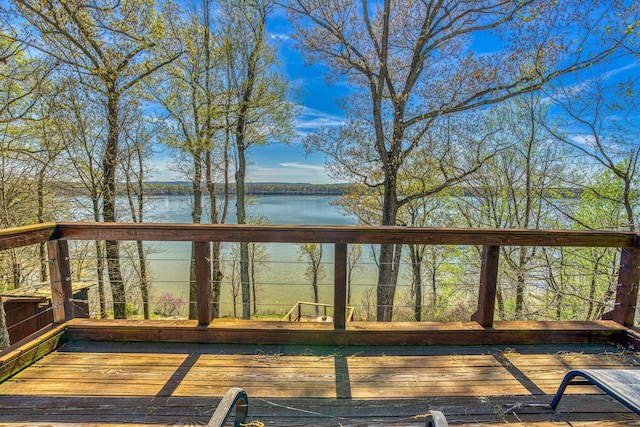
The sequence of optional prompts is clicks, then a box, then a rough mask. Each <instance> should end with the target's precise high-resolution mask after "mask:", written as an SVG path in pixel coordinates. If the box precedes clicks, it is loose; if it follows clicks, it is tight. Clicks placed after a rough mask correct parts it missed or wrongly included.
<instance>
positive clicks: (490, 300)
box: [472, 246, 500, 328]
mask: <svg viewBox="0 0 640 427" xmlns="http://www.w3.org/2000/svg"><path fill="white" fill-rule="evenodd" d="M499 257H500V246H483V247H482V265H481V267H480V289H479V291H478V310H477V311H476V312H475V313H474V314H473V316H472V320H475V321H476V322H478V323H479V324H480V325H481V326H483V327H485V328H488V327H492V326H493V312H494V310H495V306H496V289H497V286H498V259H499Z"/></svg>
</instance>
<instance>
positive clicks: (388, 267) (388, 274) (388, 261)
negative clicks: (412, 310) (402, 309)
mask: <svg viewBox="0 0 640 427" xmlns="http://www.w3.org/2000/svg"><path fill="white" fill-rule="evenodd" d="M382 209H383V211H382V225H383V226H384V225H396V215H397V212H398V200H397V195H396V188H395V179H392V178H390V177H388V178H386V179H385V186H384V200H383V206H382ZM395 257H396V252H395V246H394V245H393V244H383V245H380V263H379V266H378V286H377V300H378V302H377V319H378V321H379V322H390V321H391V319H392V317H393V301H394V296H395V292H396V282H395V281H394V280H393V278H394V276H395V277H397V273H396V274H394V268H393V267H394V259H395Z"/></svg>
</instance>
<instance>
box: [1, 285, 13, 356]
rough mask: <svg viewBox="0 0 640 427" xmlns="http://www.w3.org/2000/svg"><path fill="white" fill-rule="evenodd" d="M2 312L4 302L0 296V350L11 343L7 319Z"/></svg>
mask: <svg viewBox="0 0 640 427" xmlns="http://www.w3.org/2000/svg"><path fill="white" fill-rule="evenodd" d="M5 316H6V315H5V312H4V302H3V301H2V296H0V351H2V350H4V349H5V348H7V347H9V346H10V345H11V342H10V340H9V330H8V329H7V320H6V317H5Z"/></svg>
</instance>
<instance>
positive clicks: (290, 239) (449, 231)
mask: <svg viewBox="0 0 640 427" xmlns="http://www.w3.org/2000/svg"><path fill="white" fill-rule="evenodd" d="M57 232H58V238H60V239H62V240H133V241H135V240H147V241H183V242H255V243H333V244H350V243H360V244H385V243H390V244H396V243H397V244H421V243H422V244H432V245H479V246H484V245H486V246H547V247H551V246H573V247H576V246H578V247H580V246H582V247H616V248H623V247H633V246H634V245H635V239H636V235H635V234H634V233H631V232H616V231H588V230H587V231H582V230H517V229H499V230H497V229H472V228H418V227H416V228H413V227H365V226H312V225H234V224H215V225H211V224H167V223H162V224H153V223H142V224H140V223H67V222H62V223H58V224H57Z"/></svg>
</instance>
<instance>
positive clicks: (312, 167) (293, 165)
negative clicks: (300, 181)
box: [280, 162, 324, 172]
mask: <svg viewBox="0 0 640 427" xmlns="http://www.w3.org/2000/svg"><path fill="white" fill-rule="evenodd" d="M280 166H282V167H283V168H293V169H308V170H314V171H322V172H324V166H318V165H309V164H304V163H298V162H289V163H280Z"/></svg>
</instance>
